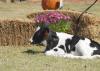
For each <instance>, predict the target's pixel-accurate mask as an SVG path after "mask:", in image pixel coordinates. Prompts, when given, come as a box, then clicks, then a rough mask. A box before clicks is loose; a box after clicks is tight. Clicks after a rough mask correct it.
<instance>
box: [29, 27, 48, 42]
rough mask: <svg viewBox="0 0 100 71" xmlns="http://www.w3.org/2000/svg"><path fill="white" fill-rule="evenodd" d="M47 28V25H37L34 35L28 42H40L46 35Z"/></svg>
mask: <svg viewBox="0 0 100 71" xmlns="http://www.w3.org/2000/svg"><path fill="white" fill-rule="evenodd" d="M48 33H49V28H48V27H47V26H43V27H39V26H38V27H37V28H36V30H35V32H34V35H33V36H32V37H31V39H30V42H31V43H32V44H41V43H42V42H43V41H45V40H46V39H47V37H48Z"/></svg>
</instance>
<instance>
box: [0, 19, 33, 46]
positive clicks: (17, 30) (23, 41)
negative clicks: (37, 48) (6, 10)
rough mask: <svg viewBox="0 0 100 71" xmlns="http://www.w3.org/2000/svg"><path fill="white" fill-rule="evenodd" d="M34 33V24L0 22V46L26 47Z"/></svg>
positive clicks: (23, 21) (16, 21)
mask: <svg viewBox="0 0 100 71" xmlns="http://www.w3.org/2000/svg"><path fill="white" fill-rule="evenodd" d="M33 32H34V22H31V21H25V20H0V45H2V46H6V45H27V44H28V40H29V38H30V37H31V35H32V33H33Z"/></svg>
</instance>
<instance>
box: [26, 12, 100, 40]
mask: <svg viewBox="0 0 100 71" xmlns="http://www.w3.org/2000/svg"><path fill="white" fill-rule="evenodd" d="M46 12H48V11H41V12H38V13H32V14H30V15H28V16H27V17H28V18H29V19H34V17H35V16H36V15H39V14H41V13H46ZM58 12H62V13H63V14H65V15H67V16H70V17H71V18H72V22H73V25H72V30H71V31H70V32H68V33H71V34H75V32H77V31H76V30H75V27H76V25H77V23H75V22H76V20H77V19H78V17H79V15H80V14H81V12H78V11H72V10H63V11H60V10H58ZM96 25H98V26H96ZM99 27H100V25H99V24H98V23H97V20H96V17H95V15H93V14H89V13H85V14H83V16H82V18H81V20H80V28H79V32H78V35H81V36H84V37H88V38H90V39H94V40H96V38H97V36H98V38H99V39H100V37H99V35H100V31H99V30H100V29H99ZM97 28H98V29H97ZM94 30H96V31H94Z"/></svg>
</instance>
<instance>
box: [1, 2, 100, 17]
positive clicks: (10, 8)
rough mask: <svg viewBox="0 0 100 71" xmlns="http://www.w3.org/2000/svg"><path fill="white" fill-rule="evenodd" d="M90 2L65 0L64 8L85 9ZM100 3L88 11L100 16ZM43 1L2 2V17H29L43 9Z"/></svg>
mask: <svg viewBox="0 0 100 71" xmlns="http://www.w3.org/2000/svg"><path fill="white" fill-rule="evenodd" d="M89 5H90V4H84V3H78V4H77V3H67V2H64V8H63V9H71V10H78V11H84V9H86V8H87V7H88V6H89ZM99 7H100V3H97V4H96V5H94V6H93V7H92V8H91V9H90V10H89V11H88V12H89V13H93V14H95V15H96V16H98V17H100V9H99ZM41 10H42V7H41V3H40V2H39V3H38V2H37V3H30V2H21V3H20V2H16V3H7V4H5V3H2V2H0V19H15V18H22V19H27V18H26V16H27V15H28V14H30V13H33V12H38V11H41Z"/></svg>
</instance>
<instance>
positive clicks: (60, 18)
mask: <svg viewBox="0 0 100 71" xmlns="http://www.w3.org/2000/svg"><path fill="white" fill-rule="evenodd" d="M70 20H71V18H70V17H69V16H66V15H64V14H63V13H61V12H57V11H50V12H46V13H41V14H39V15H37V16H36V17H35V21H36V23H37V24H38V25H44V24H45V25H48V26H49V28H50V29H52V30H53V31H57V32H67V31H68V30H69V29H70V28H71V21H70Z"/></svg>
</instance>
